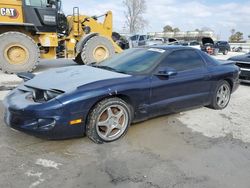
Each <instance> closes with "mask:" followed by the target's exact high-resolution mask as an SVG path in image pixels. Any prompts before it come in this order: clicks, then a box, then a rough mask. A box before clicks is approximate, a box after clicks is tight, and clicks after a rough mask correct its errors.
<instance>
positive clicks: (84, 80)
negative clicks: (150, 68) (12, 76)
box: [24, 65, 131, 92]
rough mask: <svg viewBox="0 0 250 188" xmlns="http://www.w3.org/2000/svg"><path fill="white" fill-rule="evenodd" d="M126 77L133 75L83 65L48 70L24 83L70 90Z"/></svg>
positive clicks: (33, 86) (32, 85)
mask: <svg viewBox="0 0 250 188" xmlns="http://www.w3.org/2000/svg"><path fill="white" fill-rule="evenodd" d="M126 77H131V76H130V75H127V74H121V73H117V72H112V71H108V70H104V69H100V68H95V67H91V66H87V65H83V66H74V67H66V68H57V69H52V70H49V71H46V72H44V73H41V74H38V75H37V76H35V77H34V78H33V79H31V80H29V81H27V82H25V84H24V85H25V86H26V87H32V88H37V89H42V90H53V89H54V90H60V91H63V92H70V91H73V90H75V89H77V88H78V87H80V86H83V85H86V84H90V83H94V82H97V81H101V80H108V79H115V78H126Z"/></svg>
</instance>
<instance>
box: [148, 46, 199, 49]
mask: <svg viewBox="0 0 250 188" xmlns="http://www.w3.org/2000/svg"><path fill="white" fill-rule="evenodd" d="M147 48H158V49H161V50H181V49H183V50H185V49H191V50H196V49H194V48H192V47H188V46H181V45H153V46H147Z"/></svg>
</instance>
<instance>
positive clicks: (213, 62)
mask: <svg viewBox="0 0 250 188" xmlns="http://www.w3.org/2000/svg"><path fill="white" fill-rule="evenodd" d="M200 53H201V55H202V57H203V58H204V60H205V61H206V63H207V64H208V65H210V66H216V65H219V64H220V63H219V62H218V61H217V60H216V59H214V58H213V57H211V56H209V55H208V54H207V53H205V52H202V51H200Z"/></svg>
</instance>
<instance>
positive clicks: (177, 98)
mask: <svg viewBox="0 0 250 188" xmlns="http://www.w3.org/2000/svg"><path fill="white" fill-rule="evenodd" d="M162 69H165V70H167V69H171V70H175V71H176V75H172V76H157V71H159V70H162ZM210 87H211V81H210V74H209V72H208V70H207V65H206V63H205V62H204V60H203V59H202V57H201V56H200V54H199V53H198V52H197V51H196V50H195V49H193V50H192V49H188V50H186V49H185V50H176V51H173V52H172V53H170V54H169V55H167V56H166V57H165V58H164V60H163V61H162V62H161V63H160V65H159V67H158V68H157V70H156V74H154V75H153V76H152V80H151V95H150V104H151V110H152V111H151V113H152V114H153V115H160V114H164V113H169V112H175V111H179V110H181V109H185V108H189V107H193V106H201V105H204V104H206V102H207V101H209V90H210Z"/></svg>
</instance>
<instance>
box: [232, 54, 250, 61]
mask: <svg viewBox="0 0 250 188" xmlns="http://www.w3.org/2000/svg"><path fill="white" fill-rule="evenodd" d="M229 60H232V61H241V62H247V63H250V53H247V54H244V55H238V56H234V57H230V58H229Z"/></svg>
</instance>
